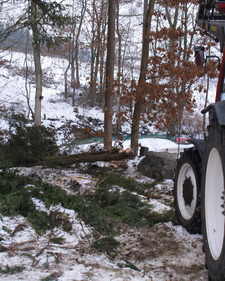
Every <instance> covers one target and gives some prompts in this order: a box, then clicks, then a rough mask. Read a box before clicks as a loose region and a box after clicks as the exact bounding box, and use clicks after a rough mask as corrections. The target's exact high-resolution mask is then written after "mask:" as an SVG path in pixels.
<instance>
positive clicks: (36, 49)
mask: <svg viewBox="0 0 225 281" xmlns="http://www.w3.org/2000/svg"><path fill="white" fill-rule="evenodd" d="M31 10H32V32H33V54H34V65H35V77H36V95H35V111H34V126H40V125H41V100H42V98H43V97H42V71H41V52H40V38H39V31H38V24H37V20H36V13H37V7H36V4H35V2H34V1H31Z"/></svg>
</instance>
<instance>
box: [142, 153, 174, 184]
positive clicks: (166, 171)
mask: <svg viewBox="0 0 225 281" xmlns="http://www.w3.org/2000/svg"><path fill="white" fill-rule="evenodd" d="M176 156H177V154H176V153H167V152H154V151H149V152H147V154H146V156H145V158H143V159H142V160H141V161H140V163H139V164H138V171H139V172H141V173H142V174H143V175H145V176H147V177H149V178H153V179H156V180H163V179H173V177H174V173H175V169H176V165H177V160H176Z"/></svg>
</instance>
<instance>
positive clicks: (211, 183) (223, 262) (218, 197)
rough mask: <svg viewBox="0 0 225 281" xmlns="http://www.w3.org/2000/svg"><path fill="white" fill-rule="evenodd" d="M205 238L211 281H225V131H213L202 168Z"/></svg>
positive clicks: (204, 246) (211, 131) (215, 125)
mask: <svg viewBox="0 0 225 281" xmlns="http://www.w3.org/2000/svg"><path fill="white" fill-rule="evenodd" d="M202 167H203V169H202V191H201V199H202V214H201V216H202V235H203V249H204V252H205V256H206V268H207V269H208V273H209V280H211V281H221V280H225V228H224V223H225V216H224V214H225V212H224V210H225V209H224V204H225V203H224V196H225V195H224V194H225V192H224V183H225V179H224V175H225V128H224V127H222V126H219V125H218V124H217V122H214V124H213V125H212V126H211V128H210V132H209V135H208V138H207V141H206V145H205V151H204V154H203V164H202Z"/></svg>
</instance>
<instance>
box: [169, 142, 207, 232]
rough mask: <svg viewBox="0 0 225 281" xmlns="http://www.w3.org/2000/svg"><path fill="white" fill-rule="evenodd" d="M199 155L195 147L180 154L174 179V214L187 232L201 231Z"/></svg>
mask: <svg viewBox="0 0 225 281" xmlns="http://www.w3.org/2000/svg"><path fill="white" fill-rule="evenodd" d="M201 164H202V162H201V157H200V156H199V153H198V151H197V149H196V148H195V147H192V148H189V149H187V150H185V151H184V153H183V154H182V155H181V157H180V159H179V161H178V164H177V169H176V174H175V179H174V205H175V210H176V216H177V219H178V222H179V224H181V225H182V226H183V227H184V228H185V229H186V230H187V231H188V232H189V233H191V234H195V233H201V199H200V192H201Z"/></svg>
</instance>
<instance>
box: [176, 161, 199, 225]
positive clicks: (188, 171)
mask: <svg viewBox="0 0 225 281" xmlns="http://www.w3.org/2000/svg"><path fill="white" fill-rule="evenodd" d="M186 178H191V182H192V184H193V200H192V202H191V205H190V206H189V205H186V203H185V201H184V197H183V184H184V181H185V179H186ZM177 200H178V206H179V210H180V213H181V215H182V217H183V218H184V219H185V220H190V219H191V218H192V216H193V214H194V212H195V208H196V203H197V184H196V178H195V174H194V171H193V169H192V167H191V165H189V164H188V163H185V164H184V165H183V166H182V167H181V169H180V172H179V175H178V180H177Z"/></svg>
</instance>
